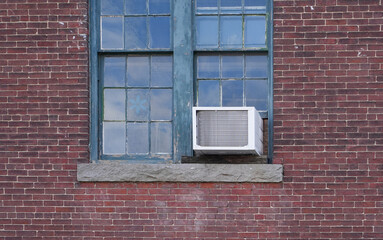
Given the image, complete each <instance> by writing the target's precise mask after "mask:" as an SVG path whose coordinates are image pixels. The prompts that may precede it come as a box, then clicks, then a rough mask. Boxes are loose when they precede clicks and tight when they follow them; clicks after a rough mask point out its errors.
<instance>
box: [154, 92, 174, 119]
mask: <svg viewBox="0 0 383 240" xmlns="http://www.w3.org/2000/svg"><path fill="white" fill-rule="evenodd" d="M172 102H173V95H172V90H171V89H152V90H151V92H150V119H151V120H171V119H172V113H173V111H172V105H173V104H172Z"/></svg>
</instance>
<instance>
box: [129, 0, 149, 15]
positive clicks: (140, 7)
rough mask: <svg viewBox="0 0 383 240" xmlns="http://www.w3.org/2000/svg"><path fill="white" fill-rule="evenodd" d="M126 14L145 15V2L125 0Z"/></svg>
mask: <svg viewBox="0 0 383 240" xmlns="http://www.w3.org/2000/svg"><path fill="white" fill-rule="evenodd" d="M125 6H126V14H128V15H139V14H146V13H147V11H146V1H145V0H125Z"/></svg>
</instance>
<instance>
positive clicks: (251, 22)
mask: <svg viewBox="0 0 383 240" xmlns="http://www.w3.org/2000/svg"><path fill="white" fill-rule="evenodd" d="M265 42H266V20H265V17H263V16H245V47H265V46H266V45H265Z"/></svg>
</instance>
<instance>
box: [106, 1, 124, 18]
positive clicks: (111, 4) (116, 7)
mask: <svg viewBox="0 0 383 240" xmlns="http://www.w3.org/2000/svg"><path fill="white" fill-rule="evenodd" d="M123 14H124V0H101V15H123Z"/></svg>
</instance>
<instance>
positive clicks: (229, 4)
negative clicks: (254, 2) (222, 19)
mask: <svg viewBox="0 0 383 240" xmlns="http://www.w3.org/2000/svg"><path fill="white" fill-rule="evenodd" d="M221 13H242V0H221Z"/></svg>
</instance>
